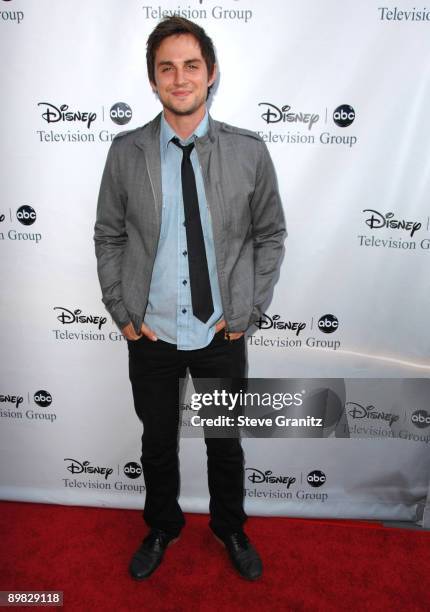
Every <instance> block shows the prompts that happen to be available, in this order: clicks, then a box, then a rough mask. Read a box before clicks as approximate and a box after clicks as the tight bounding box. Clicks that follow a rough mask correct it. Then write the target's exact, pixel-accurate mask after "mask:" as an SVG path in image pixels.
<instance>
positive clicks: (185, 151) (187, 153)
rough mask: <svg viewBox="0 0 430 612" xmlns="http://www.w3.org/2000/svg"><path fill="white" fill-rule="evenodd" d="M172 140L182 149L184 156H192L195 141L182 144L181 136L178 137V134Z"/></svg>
mask: <svg viewBox="0 0 430 612" xmlns="http://www.w3.org/2000/svg"><path fill="white" fill-rule="evenodd" d="M172 142H173V144H175V145H176V146H177V147H179V148H180V149H182V153H183V156H184V157H186V158H189V157H190V155H191V151H192V150H193V149H194V142H190V144H187V145H181V143H180V142H179V138H176V136H175V137H174V138H172Z"/></svg>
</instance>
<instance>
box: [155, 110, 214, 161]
mask: <svg viewBox="0 0 430 612" xmlns="http://www.w3.org/2000/svg"><path fill="white" fill-rule="evenodd" d="M208 128H209V116H208V110H207V109H206V112H205V116H204V117H203V119H202V120H201V121H200V123H199V124H198V126H197V127H196V129H195V130H194V132H193V133H192V134H191V136H189V137H188V138H187V139H186V140H181V139H180V138H179V136H178V135H177V134H176V133H175V131H174V130H173V128H172V127H171V126H170V125H169V124H168V123H167V121H166V119H165V117H164V113H161V129H160V142H161V149H162V151H163V152H164V153H165V152H166V150H167V147H168V144H169V142H170V141H171V140H172V138H174V137H175V136H176V138H179V140H180V141H181V143H182V144H189V143H190V142H192V141H193V140H195V139H196V138H201V137H202V136H204V135H205V134H206V133H207V131H208Z"/></svg>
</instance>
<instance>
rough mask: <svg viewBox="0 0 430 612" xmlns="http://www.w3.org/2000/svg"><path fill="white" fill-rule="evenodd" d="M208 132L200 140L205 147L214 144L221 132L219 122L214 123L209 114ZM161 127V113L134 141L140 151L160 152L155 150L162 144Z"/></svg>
mask: <svg viewBox="0 0 430 612" xmlns="http://www.w3.org/2000/svg"><path fill="white" fill-rule="evenodd" d="M208 120H209V122H208V131H207V132H206V134H205V135H204V136H202V137H201V138H199V139H198V140H199V142H200V143H201V144H202V145H204V144H206V143H212V144H213V143H214V142H215V140H216V136H217V132H218V130H219V124H218V121H214V119H212V117H211V116H210V114H209V113H208ZM160 125H161V113H159V114H158V115H157V116H156V117H155V118H154V119H153V120H152V121H150V122H149V123H147V124H145V125H144V126H143V127H141V128H140V129H139V130H137V135H136V138H135V140H134V142H135V144H136V146H137V147H139V149H142V150H143V151H146V152H147V153H148V152H150V153H155V152H157V153H158V152H159V148H157V149H156V151H155V149H154V147H156V146H157V143H159V142H160Z"/></svg>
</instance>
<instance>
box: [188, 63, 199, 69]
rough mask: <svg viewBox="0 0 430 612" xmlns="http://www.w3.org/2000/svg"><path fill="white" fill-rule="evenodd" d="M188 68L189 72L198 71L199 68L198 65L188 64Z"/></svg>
mask: <svg viewBox="0 0 430 612" xmlns="http://www.w3.org/2000/svg"><path fill="white" fill-rule="evenodd" d="M187 68H188V69H189V70H197V66H196V64H188V66H187Z"/></svg>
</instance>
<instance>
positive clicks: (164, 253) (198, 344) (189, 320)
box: [144, 111, 223, 350]
mask: <svg viewBox="0 0 430 612" xmlns="http://www.w3.org/2000/svg"><path fill="white" fill-rule="evenodd" d="M207 130H208V113H207V111H206V114H205V116H204V118H203V119H202V121H201V123H200V124H199V125H198V126H197V128H196V129H195V130H194V133H193V134H192V135H191V136H190V137H189V138H188V139H187V140H181V139H179V140H180V142H181V144H182V145H186V144H189V143H190V142H193V141H195V139H196V138H199V137H201V136H204V135H205V134H206V132H207ZM175 136H176V137H177V138H179V137H178V135H177V134H175V132H174V131H173V129H172V128H171V127H170V125H169V124H168V123H167V121H166V120H165V118H164V114H163V115H162V117H161V130H160V153H161V180H162V192H163V210H162V217H161V232H160V240H159V243H158V250H157V255H156V258H155V263H154V270H153V273H152V279H151V285H150V289H149V298H148V306H147V309H146V314H145V319H144V321H145V323H146V324H147V325H149V327H150V328H151V329H152V330H153V331H154V332H155V334H156V335H157V337H158V338H160V339H161V340H165V341H166V342H171V343H172V344H177V347H178V349H180V350H192V349H198V348H203V347H204V346H207V345H208V344H209V343H210V342H211V340H212V338H213V336H214V334H215V324H216V323H217V321H219V320H221V319H222V315H223V309H222V304H221V295H220V290H219V285H218V277H217V269H216V261H215V249H214V241H213V234H212V222H211V216H210V212H209V208H208V205H207V201H206V194H205V188H204V183H203V176H202V171H201V167H200V164H199V159H198V156H197V152H196V149H195V148H194V149H193V150H192V152H191V163H192V165H193V169H194V175H195V178H196V187H197V195H198V199H199V209H200V218H201V223H202V230H203V238H204V241H205V248H206V258H207V262H208V268H209V278H210V284H211V289H212V300H213V305H214V312H213V314H212V316H211V317H210V318H209V320H208V321H207V322H206V323H202V321H200V320H199V319H197V318H196V317H195V316H194V315H193V309H192V305H191V291H190V276H189V270H188V256H187V255H188V253H187V236H186V230H185V225H184V224H185V216H184V203H183V198H182V182H181V163H182V150H181V149H180V148H179V147H177V146H176V145H175V144H173V142H171V139H172V138H173V137H175Z"/></svg>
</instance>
